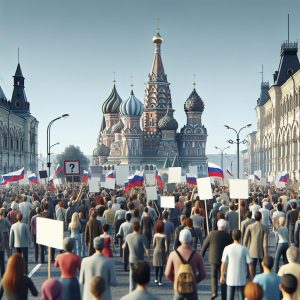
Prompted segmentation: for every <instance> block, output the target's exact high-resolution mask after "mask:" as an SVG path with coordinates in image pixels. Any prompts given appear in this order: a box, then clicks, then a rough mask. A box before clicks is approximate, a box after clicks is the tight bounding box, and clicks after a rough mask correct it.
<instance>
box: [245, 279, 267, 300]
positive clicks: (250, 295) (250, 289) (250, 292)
mask: <svg viewBox="0 0 300 300" xmlns="http://www.w3.org/2000/svg"><path fill="white" fill-rule="evenodd" d="M244 294H245V299H247V300H262V299H264V298H263V297H264V291H263V289H262V287H261V286H260V285H259V284H257V283H254V282H252V281H249V282H248V283H247V284H246V286H245V290H244Z"/></svg>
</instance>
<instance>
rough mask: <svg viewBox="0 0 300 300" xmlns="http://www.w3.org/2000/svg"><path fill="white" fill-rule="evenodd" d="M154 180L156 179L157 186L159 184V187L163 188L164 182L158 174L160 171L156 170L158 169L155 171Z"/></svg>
mask: <svg viewBox="0 0 300 300" xmlns="http://www.w3.org/2000/svg"><path fill="white" fill-rule="evenodd" d="M155 180H156V182H157V184H158V186H159V187H160V188H161V189H163V188H164V183H163V180H162V178H161V175H160V173H159V172H158V170H156V172H155Z"/></svg>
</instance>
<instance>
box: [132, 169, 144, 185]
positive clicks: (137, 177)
mask: <svg viewBox="0 0 300 300" xmlns="http://www.w3.org/2000/svg"><path fill="white" fill-rule="evenodd" d="M143 182H144V173H143V172H141V171H135V174H134V185H135V186H142V185H143Z"/></svg>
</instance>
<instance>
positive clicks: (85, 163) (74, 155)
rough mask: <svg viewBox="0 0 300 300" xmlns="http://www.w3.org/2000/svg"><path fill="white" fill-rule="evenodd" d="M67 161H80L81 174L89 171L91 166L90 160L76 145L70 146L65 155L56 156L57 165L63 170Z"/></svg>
mask: <svg viewBox="0 0 300 300" xmlns="http://www.w3.org/2000/svg"><path fill="white" fill-rule="evenodd" d="M65 160H79V161H80V172H81V173H82V172H83V170H88V167H89V164H90V161H89V159H88V158H87V157H86V156H85V155H84V154H83V152H82V151H81V150H80V148H79V147H78V146H77V147H76V146H74V145H70V146H68V147H67V148H66V149H65V151H64V152H63V153H61V154H58V155H56V158H55V163H56V165H57V164H60V165H61V167H62V168H63V167H64V161H65Z"/></svg>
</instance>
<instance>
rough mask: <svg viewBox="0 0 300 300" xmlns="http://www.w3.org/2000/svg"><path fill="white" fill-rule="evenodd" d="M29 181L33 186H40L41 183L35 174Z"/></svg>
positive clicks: (30, 176)
mask: <svg viewBox="0 0 300 300" xmlns="http://www.w3.org/2000/svg"><path fill="white" fill-rule="evenodd" d="M28 180H29V182H30V183H32V184H40V181H39V180H38V178H37V176H36V175H35V173H32V174H31V175H29V176H28Z"/></svg>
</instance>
